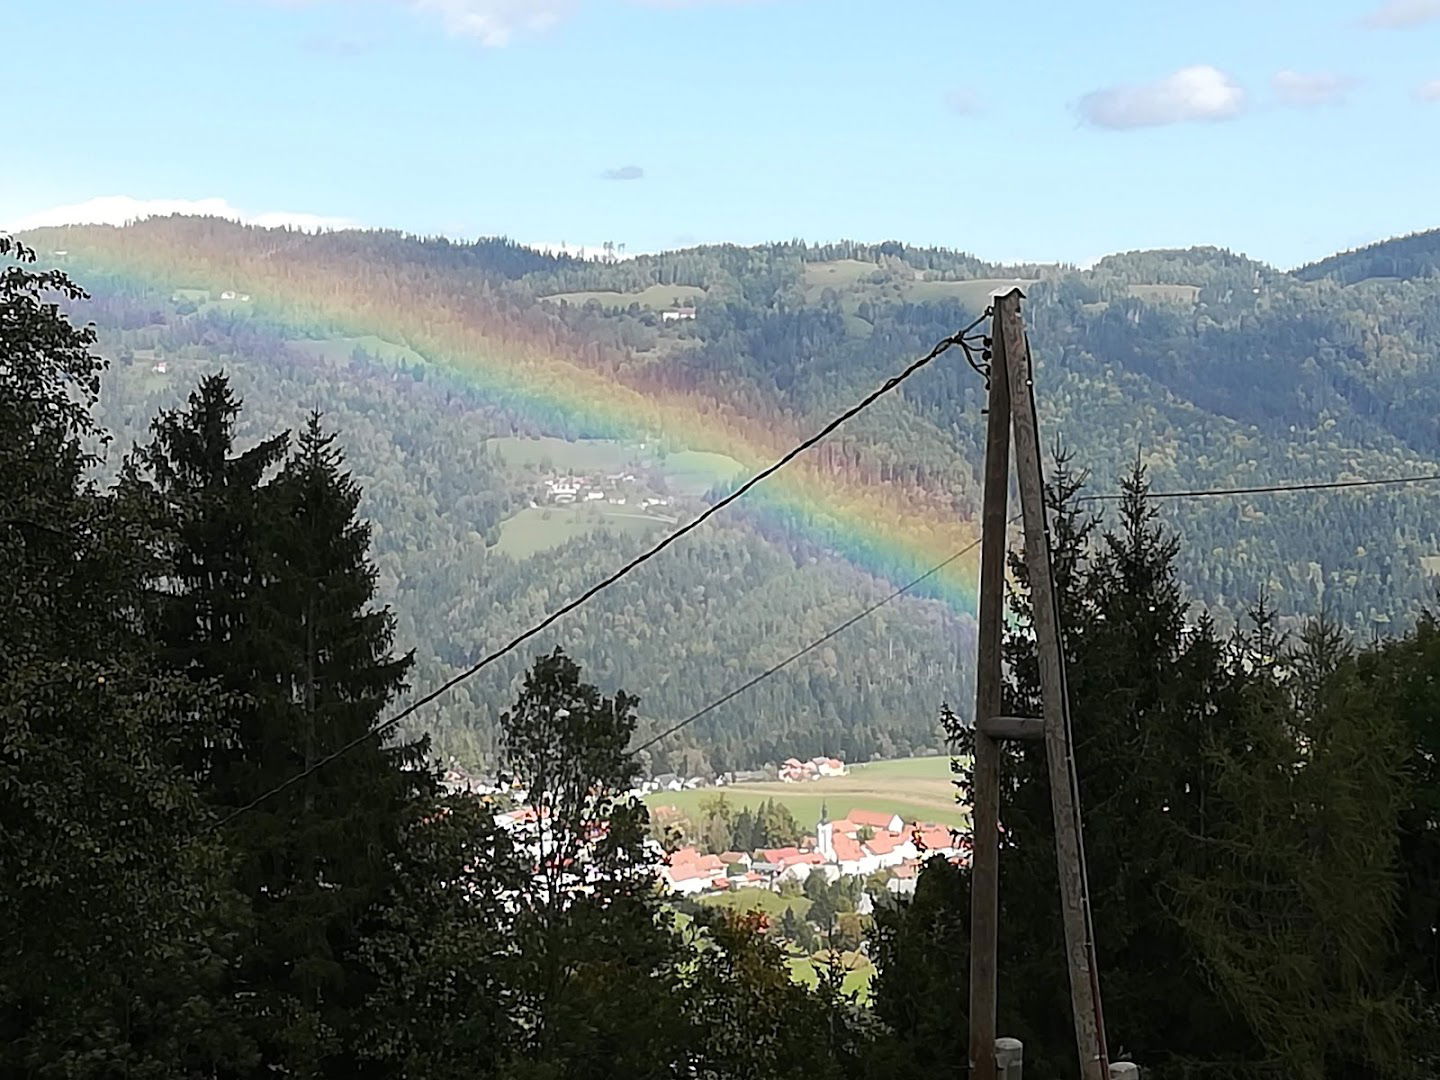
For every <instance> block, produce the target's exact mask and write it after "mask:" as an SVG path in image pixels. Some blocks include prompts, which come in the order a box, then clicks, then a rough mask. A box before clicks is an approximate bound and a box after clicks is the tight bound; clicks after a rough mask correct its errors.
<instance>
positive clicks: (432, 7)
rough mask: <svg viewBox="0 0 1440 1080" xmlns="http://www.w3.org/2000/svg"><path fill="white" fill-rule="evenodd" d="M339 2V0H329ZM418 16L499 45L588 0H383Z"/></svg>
mask: <svg viewBox="0 0 1440 1080" xmlns="http://www.w3.org/2000/svg"><path fill="white" fill-rule="evenodd" d="M265 2H267V3H271V4H281V5H284V6H292V7H299V6H304V5H311V4H317V3H324V2H326V0H265ZM329 2H331V3H337V4H338V3H340V2H341V0H329ZM386 2H387V3H390V4H392V5H397V6H402V7H405V8H408V9H409V10H411V11H414V12H416V13H417V14H419V15H422V16H428V17H430V18H434V19H437V20H439V22H440V24H441V25H442V26H443V27H444V28H445V32H446V33H448V34H450V35H452V36H454V37H465V38H473V39H475V40H476V41H478V42H479V43H480V44H481V45H484V46H486V47H488V48H492V49H498V48H501V47H503V46H505V45H509V44H510V43H511V41H513V40H514V39H515V38H516V37H518V36H521V35H525V34H540V33H544V32H545V31H547V30H550V29H551V28H553V27H555V26H557V25H558V24H560V23H561V22H563V21H565V20H566V19H568V18H570V17H571V16H573V15H574V14H575V13H576V12H577V11H579V10H580V8H581V7H582V6H583V5H585V4H588V3H590V2H591V0H386ZM628 2H629V3H630V4H633V5H635V6H638V7H648V8H661V9H679V8H691V7H711V6H720V5H739V4H758V3H765V2H768V0H628ZM307 47H312V48H316V47H318V48H319V50H320V51H339V50H340V49H343V50H344V51H345V52H347V53H348V52H351V51H354V50H353V49H350V48H346V47H345V46H343V45H340V46H337V45H335V44H334V43H331V42H328V41H322V42H315V43H307Z"/></svg>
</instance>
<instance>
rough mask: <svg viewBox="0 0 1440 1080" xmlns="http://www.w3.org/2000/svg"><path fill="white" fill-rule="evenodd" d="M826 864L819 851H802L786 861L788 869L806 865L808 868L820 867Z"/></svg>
mask: <svg viewBox="0 0 1440 1080" xmlns="http://www.w3.org/2000/svg"><path fill="white" fill-rule="evenodd" d="M824 862H825V856H824V855H821V854H820V853H819V852H818V851H801V852H798V853H797V854H795V855H791V856H789V857H788V858H786V859H785V865H786V866H787V867H788V866H800V865H801V864H805V865H808V866H820V865H821V864H823V863H824Z"/></svg>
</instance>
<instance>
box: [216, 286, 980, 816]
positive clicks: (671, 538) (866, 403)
mask: <svg viewBox="0 0 1440 1080" xmlns="http://www.w3.org/2000/svg"><path fill="white" fill-rule="evenodd" d="M988 317H989V311H988V309H987V310H986V312H984V313H982V314H981V315H980V317H979V318H977V319H976V320H975V321H974V322H972V323H971V324H970V325H969V326H967V327H965V328H964V329H963V330H961V331H959V332H958V333H955V334H952V335H951V336H950V337H947V338H943V339H942V340H940V341H938V342H936V344H935V347H934V348H932V349H931V350H930V351H929V352H928V353H926V354H925V355H924V356H922V357H920V359H918V360H916V361H914V362H913V363H912V364H910V366H909V367H907V368H905V370H904V371H902V372H900V373H899V374H898V375H894V376H891V377H890V378H889V379H887V380H885V382H884V383H882V384H881V385H880V386H879V387H877V388H876V389H874V390H872V391H871V392H870V393H869V394H867V395H865V397H863V398H861V399H860V401H858V402H857V403H856V404H854V405H852V406H851V407H850V408H848V409H846V410H845V411H844V412H843V413H841V414H840V415H839V416H837V417H835V419H833V420H831V421H830V422H829V423H828V424H826V425H825V426H824V427H823V428H821V429H820V430H819V431H817V432H816V433H815V434H813V435H811V436H810V437H809V438H808V439H805V440H804V441H803V442H801V443H800V444H799V445H797V446H795V447H794V448H793V449H791V450H790V451H788V452H787V453H786V454H785V455H784V456H783V457H781V458H780V459H779V460H777V461H775V462H774V463H772V464H770V465H768V466H766V467H765V468H764V469H761V470H760V471H759V472H758V473H756V474H755V475H754V476H752V477H751V478H750V479H749V480H747V481H745V483H743V484H741V485H740V486H739V487H738V488H736V489H735V490H734V491H732V492H731V493H730V494H729V495H726V496H725V497H724V498H723V499H720V500H719V501H717V502H716V503H715V504H714V505H713V506H710V507H707V508H706V510H705V512H704V513H702V514H700V515H699V516H698V517H696V518H695V520H693V521H691V522H688V523H687V524H685V525H682V526H681V527H680V528H678V529H676V530H675V531H674V532H672V533H670V534H668V535H667V536H665V538H664V539H662V540H661V541H660V542H659V543H658V544H656V545H655V546H654V547H652V548H650V549H649V550H647V551H645V552H644V553H642V554H640V555H638V556H636V557H635V558H633V559H631V560H630V561H629V562H627V563H626V564H625V565H624V566H622V567H620V569H618V570H616V571H615V572H614V573H613V574H611V575H610V576H609V577H607V578H605V579H604V580H602V581H599V582H597V583H596V584H594V585H592V586H591V587H590V588H588V589H586V590H585V591H584V592H583V593H581V594H580V595H579V596H577V597H576V598H575V599H574V600H571V601H570V602H569V603H566V604H564V605H562V606H561V607H558V608H556V609H555V610H554V611H552V612H551V613H550V614H549V615H547V616H545V618H543V619H541V620H540V621H539V622H538V623H536V624H535V625H534V626H532V627H530V629H528V630H526V631H524V632H523V633H520V634H517V635H516V636H515V637H513V638H511V639H510V640H509V641H508V642H506V643H505V644H504V645H502V646H501V647H500V648H498V649H496V650H495V651H494V652H492V653H490V654H488V655H487V656H484V657H482V658H481V659H480V660H478V661H477V662H476V663H474V664H472V665H471V666H470V667H469V668H467V669H465V670H464V671H462V672H460V673H459V674H458V675H454V676H452V677H451V678H449V679H447V680H446V681H445V682H443V683H441V684H440V685H439V686H438V687H436V688H435V689H434V690H431V691H430V692H429V693H428V694H426V695H424V696H423V697H421V698H418V699H416V700H415V701H413V702H411V703H410V704H409V705H407V706H406V707H405V708H403V709H401V710H400V711H399V712H398V713H396V714H395V715H394V716H392V717H391V718H390V719H389V720H386V721H385V722H384V723H382V724H379V725H377V726H376V727H373V728H371V729H370V730H369V731H367V732H365V733H364V734H363V735H358V736H356V737H355V738H353V739H351V740H350V741H349V742H347V743H345V744H344V745H342V746H340V747H339V748H338V749H336V750H334V751H332V752H331V753H329V754H326V755H325V756H324V757H322V758H320V759H319V760H318V761H316V762H315V763H314V764H312V765H309V766H307V767H306V768H305V769H302V770H301V771H300V772H297V773H295V774H294V775H293V776H290V777H288V778H287V779H285V780H283V781H281V782H280V783H279V784H276V785H275V786H274V787H272V788H270V789H269V790H268V791H265V792H264V793H262V794H260V795H257V796H256V797H255V798H253V799H251V800H250V801H249V802H247V803H245V804H243V805H241V806H239V807H236V808H235V809H234V810H232V811H231V812H230V813H228V814H226V815H225V816H224V817H223V818H220V819H218V820H217V821H216V822H215V824H214V825H212V826H211V829H220V828H223V827H224V826H225V825H227V824H229V823H230V822H231V821H234V820H235V819H236V818H237V817H239V816H240V815H241V814H245V813H248V812H249V811H250V810H253V809H254V808H255V807H257V806H259V805H260V804H261V803H263V802H265V801H267V800H269V799H271V798H273V797H274V796H276V795H278V794H280V792H282V791H284V790H285V789H286V788H288V787H290V786H292V785H293V784H297V783H299V782H300V781H301V780H304V779H305V778H306V777H308V776H311V775H313V774H314V773H316V772H318V771H319V770H320V769H323V768H324V767H325V766H326V765H328V764H330V762H332V761H334V760H335V759H336V758H339V757H341V756H342V755H344V754H347V753H349V752H350V751H351V750H353V749H355V747H357V746H359V745H361V744H362V743H364V742H365V741H366V740H367V739H370V738H373V737H376V736H379V735H382V734H384V733H385V732H387V731H389V730H390V729H391V728H393V727H394V726H395V725H396V724H398V723H399V722H400V721H402V720H404V719H405V718H406V717H407V716H410V715H411V714H413V713H414V712H415V711H416V710H417V709H420V708H423V707H424V706H426V705H428V704H430V703H431V702H432V701H434V700H435V699H436V698H438V697H440V696H441V695H442V694H445V693H447V692H449V691H450V690H452V689H454V688H455V687H456V686H458V685H459V684H460V683H462V682H464V681H465V680H467V679H469V678H471V677H472V676H474V675H476V674H478V673H479V672H480V671H481V670H483V669H484V668H486V667H489V666H490V665H491V664H493V663H494V662H495V661H496V660H499V659H500V658H501V657H503V656H505V655H507V654H508V653H511V652H513V651H514V650H515V649H517V648H519V647H520V646H521V645H523V644H524V643H525V642H527V641H529V640H530V639H531V638H533V637H534V636H535V635H536V634H539V633H541V632H542V631H544V630H545V629H546V628H548V627H549V626H551V625H553V624H554V623H555V622H557V621H558V620H560V619H562V618H564V617H565V616H566V615H568V614H570V612H572V611H574V610H575V609H576V608H578V607H580V606H581V605H583V604H585V603H588V602H589V601H590V600H591V599H593V598H594V597H595V596H596V595H597V594H599V593H600V592H602V591H604V590H605V589H608V588H609V587H610V586H611V585H613V584H615V583H616V582H617V581H619V580H620V579H621V578H623V577H624V576H625V575H626V574H628V573H630V572H631V571H632V570H635V569H636V568H637V567H639V566H641V565H643V564H644V563H646V562H648V561H649V560H650V559H653V558H654V557H655V556H656V555H658V554H660V552H662V551H664V550H665V549H666V548H667V547H669V546H670V545H671V544H673V543H675V541H677V540H679V539H680V538H681V537H682V536H685V535H686V534H687V533H690V532H693V531H694V530H695V529H698V528H699V527H700V526H701V525H703V524H704V523H705V522H706V521H708V520H709V519H710V518H711V517H713V516H714V515H715V514H718V513H719V512H720V511H721V510H723V509H725V507H727V506H729V505H730V504H731V503H733V502H735V501H737V500H738V499H740V498H742V497H744V496H745V495H746V494H747V493H748V492H749V491H750V490H751V489H752V488H754V487H755V486H756V485H757V484H760V483H761V482H763V481H764V480H766V479H768V478H769V477H771V476H773V475H774V474H775V473H777V472H779V471H780V470H781V469H783V468H784V467H785V466H786V465H788V464H790V462H792V461H794V460H795V458H797V457H799V456H800V455H801V454H803V453H804V452H805V451H806V450H809V449H810V448H811V447H813V446H815V445H816V444H817V443H819V442H821V441H822V440H824V439H826V438H828V437H829V436H830V435H831V434H832V433H833V432H834V431H835V430H836V429H837V428H839V427H840V426H841V425H842V424H844V423H845V422H846V421H848V420H851V419H853V418H854V417H855V416H857V415H858V414H860V413H861V412H864V411H865V410H866V409H868V408H869V407H870V406H871V405H873V404H875V402H877V401H878V400H880V398H882V397H884V396H885V395H886V394H888V393H889V392H890V391H892V390H894V389H895V388H896V387H897V386H899V385H900V384H901V383H903V382H904V381H905V380H906V379H908V378H910V376H912V375H914V374H915V373H916V372H917V371H919V370H920V369H921V368H923V367H925V366H926V365H927V364H929V363H930V362H931V361H933V360H934V359H935V358H936V357H937V356H939V355H941V354H942V353H944V352H945V351H946V350H948V349H950V348H953V347H954V346H957V345H958V346H959V347H960V348H961V349H963V350H964V351H965V354H966V355H967V356H969V354H970V351H971V348H972V342H971V341H970V340H967V339H968V337H969V335H970V334H971V332H972V331H973V330H974V329H975V328H976V327H977V326H979V325H980V323H982V322H983V321H984V320H985V319H986V318H988ZM937 569H938V568H937Z"/></svg>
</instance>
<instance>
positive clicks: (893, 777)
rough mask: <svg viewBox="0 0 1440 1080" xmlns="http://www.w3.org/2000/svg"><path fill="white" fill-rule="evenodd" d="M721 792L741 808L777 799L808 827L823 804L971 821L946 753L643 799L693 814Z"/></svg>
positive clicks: (840, 810)
mask: <svg viewBox="0 0 1440 1080" xmlns="http://www.w3.org/2000/svg"><path fill="white" fill-rule="evenodd" d="M717 795H724V796H725V798H726V799H727V800H728V801H729V802H730V803H731V805H733V806H735V807H736V808H737V809H738V808H740V807H746V806H748V807H756V806H758V805H760V803H762V802H764V801H765V800H766V799H774V800H775V801H776V802H778V803H779V804H780V805H782V806H784V807H785V808H786V809H788V810H789V811H790V813H792V814H793V815H794V816H795V820H796V821H797V822H798V823H799V824H800V825H801V827H802V828H805V829H807V830H808V829H809V828H811V827H812V826H813V825H814V823H815V822H817V821H819V820H820V809H821V806H822V805H823V806H824V808H825V809H826V810H827V811H828V812H829V814H830V816H831V817H843V816H845V815H846V814H848V813H849V812H850V811H851V810H872V811H879V812H882V813H889V812H893V813H897V814H899V815H901V816H902V817H904V818H905V819H907V820H911V821H933V822H935V823H936V824H939V825H948V826H951V827H952V828H963V827H966V826H967V825H968V823H969V813H968V811H967V810H966V808H965V807H963V806H961V805H959V804H958V803H956V802H955V788H954V786H953V785H952V784H951V782H950V759H949V758H948V757H923V758H901V759H897V760H894V761H876V762H871V763H869V764H865V765H856V766H853V767H852V768H851V771H850V775H848V776H829V777H825V778H824V779H821V780H812V781H808V782H806V783H800V784H784V783H779V782H776V783H754V784H734V785H730V786H726V787H719V788H696V789H692V790H689V791H656V792H652V793H651V794H649V795H647V796H646V797H645V802H646V803H647V804H648V805H650V806H652V807H654V806H673V807H675V808H676V809H677V810H679V811H680V812H681V813H683V814H686V815H687V816H693V815H695V814H698V813H699V810H700V803H701V801H702V800H704V799H707V798H715V797H716V796H717Z"/></svg>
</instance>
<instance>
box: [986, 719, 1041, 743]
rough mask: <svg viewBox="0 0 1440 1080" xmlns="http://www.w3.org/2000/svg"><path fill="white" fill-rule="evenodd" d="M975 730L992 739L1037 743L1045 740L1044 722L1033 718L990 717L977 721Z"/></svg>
mask: <svg viewBox="0 0 1440 1080" xmlns="http://www.w3.org/2000/svg"><path fill="white" fill-rule="evenodd" d="M975 729H976V730H977V731H979V732H980V733H981V734H982V735H989V736H990V738H992V739H1017V740H1020V741H1022V742H1039V741H1040V740H1041V739H1043V738H1045V721H1044V720H1041V719H1039V718H1037V717H1033V716H990V717H986V718H985V719H982V720H980V721H978V722H977V723H976V724H975Z"/></svg>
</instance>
